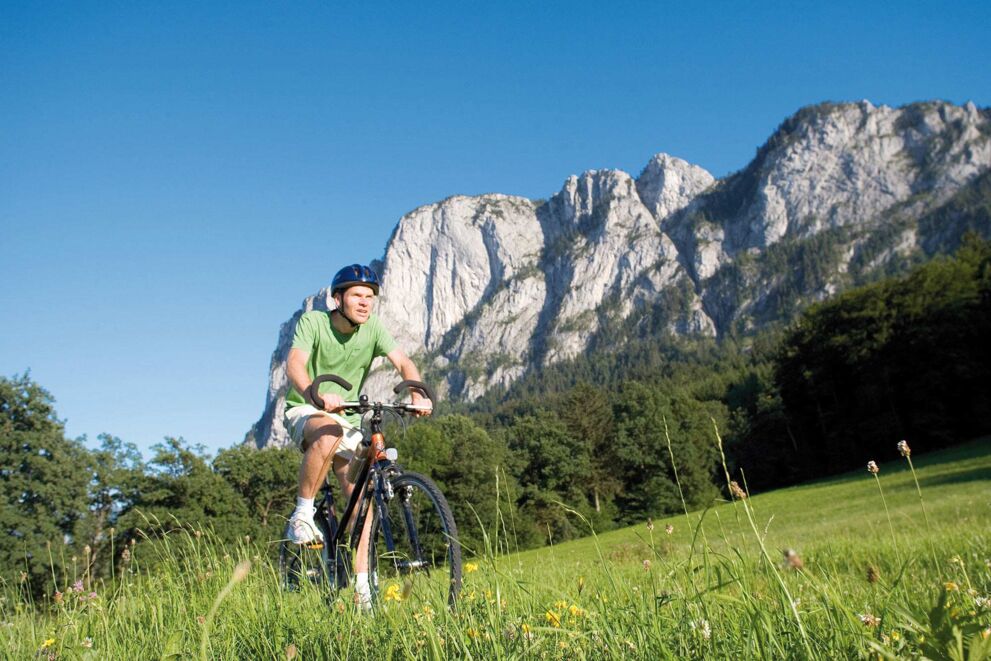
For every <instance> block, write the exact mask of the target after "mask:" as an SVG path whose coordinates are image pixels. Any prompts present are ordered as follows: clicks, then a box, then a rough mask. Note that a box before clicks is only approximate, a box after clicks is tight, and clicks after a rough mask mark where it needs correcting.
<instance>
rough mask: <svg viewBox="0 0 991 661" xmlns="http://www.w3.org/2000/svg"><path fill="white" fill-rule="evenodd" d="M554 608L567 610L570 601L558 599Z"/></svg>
mask: <svg viewBox="0 0 991 661" xmlns="http://www.w3.org/2000/svg"><path fill="white" fill-rule="evenodd" d="M554 608H556V609H558V610H566V609H567V608H568V602H566V601H564V600H563V599H558V600H557V601H555V602H554Z"/></svg>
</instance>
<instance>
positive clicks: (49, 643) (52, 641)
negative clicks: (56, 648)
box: [41, 638, 55, 650]
mask: <svg viewBox="0 0 991 661" xmlns="http://www.w3.org/2000/svg"><path fill="white" fill-rule="evenodd" d="M54 644H55V639H54V638H47V639H46V640H45V642H43V643H42V644H41V649H43V650H47V649H48V648H49V647H51V646H52V645H54Z"/></svg>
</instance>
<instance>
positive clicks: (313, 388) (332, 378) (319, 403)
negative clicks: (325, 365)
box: [306, 374, 353, 411]
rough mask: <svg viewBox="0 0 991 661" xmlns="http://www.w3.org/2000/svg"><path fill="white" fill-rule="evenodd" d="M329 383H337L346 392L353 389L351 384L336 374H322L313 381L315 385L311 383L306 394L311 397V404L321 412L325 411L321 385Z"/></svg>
mask: <svg viewBox="0 0 991 661" xmlns="http://www.w3.org/2000/svg"><path fill="white" fill-rule="evenodd" d="M328 381H329V382H331V383H336V384H337V385H339V386H340V387H342V388H344V389H345V390H351V388H353V386H352V385H351V384H350V383H348V382H347V381H345V380H344V379H342V378H341V377H339V376H337V375H336V374H321V375H320V376H318V377H317V378H315V379H313V383H311V384H310V387H309V388H307V389H306V394H307V395H309V398H310V403H311V404H313V406H315V407H317V408H318V409H320V410H321V411H323V399H321V398H320V384H321V383H327V382H328Z"/></svg>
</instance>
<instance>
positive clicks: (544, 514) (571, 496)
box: [506, 409, 592, 542]
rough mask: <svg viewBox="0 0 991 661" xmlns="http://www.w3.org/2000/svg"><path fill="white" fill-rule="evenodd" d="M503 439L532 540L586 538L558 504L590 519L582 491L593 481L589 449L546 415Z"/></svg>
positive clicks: (522, 422)
mask: <svg viewBox="0 0 991 661" xmlns="http://www.w3.org/2000/svg"><path fill="white" fill-rule="evenodd" d="M506 435H507V440H508V445H509V449H510V451H511V452H512V453H513V454H514V457H515V459H516V461H517V462H518V463H517V476H518V479H519V482H520V488H521V494H520V498H519V501H518V502H519V504H520V506H521V509H522V512H523V514H524V516H525V517H526V518H528V519H529V520H530V522H531V523H532V525H533V527H534V528H533V531H532V534H531V535H530V537H534V536H535V537H536V538H538V539H539V538H545V539H547V538H550V539H552V540H553V541H555V542H557V541H563V540H566V539H571V538H573V537H579V536H582V535H584V534H587V532H588V530H587V529H586V528H585V524H584V523H582V522H580V521H578V520H575V519H574V517H570V516H568V514H567V512H566V511H565V509H564V508H563V507H562V504H563V505H565V506H567V507H570V508H573V509H575V510H576V511H578V512H580V513H582V514H583V515H584V516H586V517H588V516H589V515H590V514H591V509H592V508H591V507H590V505H589V502H588V498H587V496H586V491H585V488H584V485H585V484H586V483H587V482H588V480H589V479H590V475H591V463H590V462H591V458H590V453H589V447H588V446H587V445H586V444H585V443H584V442H583V441H582V440H581V439H578V438H576V437H575V436H574V435H573V434H572V433H571V432H570V431H569V430H568V427H567V426H566V425H565V423H564V421H562V420H561V418H560V416H558V415H557V414H555V413H553V412H551V411H548V410H545V409H539V410H537V411H536V412H535V413H533V414H531V415H525V416H523V417H521V418H519V419H518V420H516V422H515V423H514V424H513V425H512V426H511V427H510V428H509V429H508V430H506Z"/></svg>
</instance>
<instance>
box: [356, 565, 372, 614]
mask: <svg viewBox="0 0 991 661" xmlns="http://www.w3.org/2000/svg"><path fill="white" fill-rule="evenodd" d="M354 594H355V597H357V602H358V607H359V608H361V609H362V610H370V609H371V607H372V588H371V586H370V585H369V584H368V572H364V571H360V572H358V573H357V574H355V575H354Z"/></svg>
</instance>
